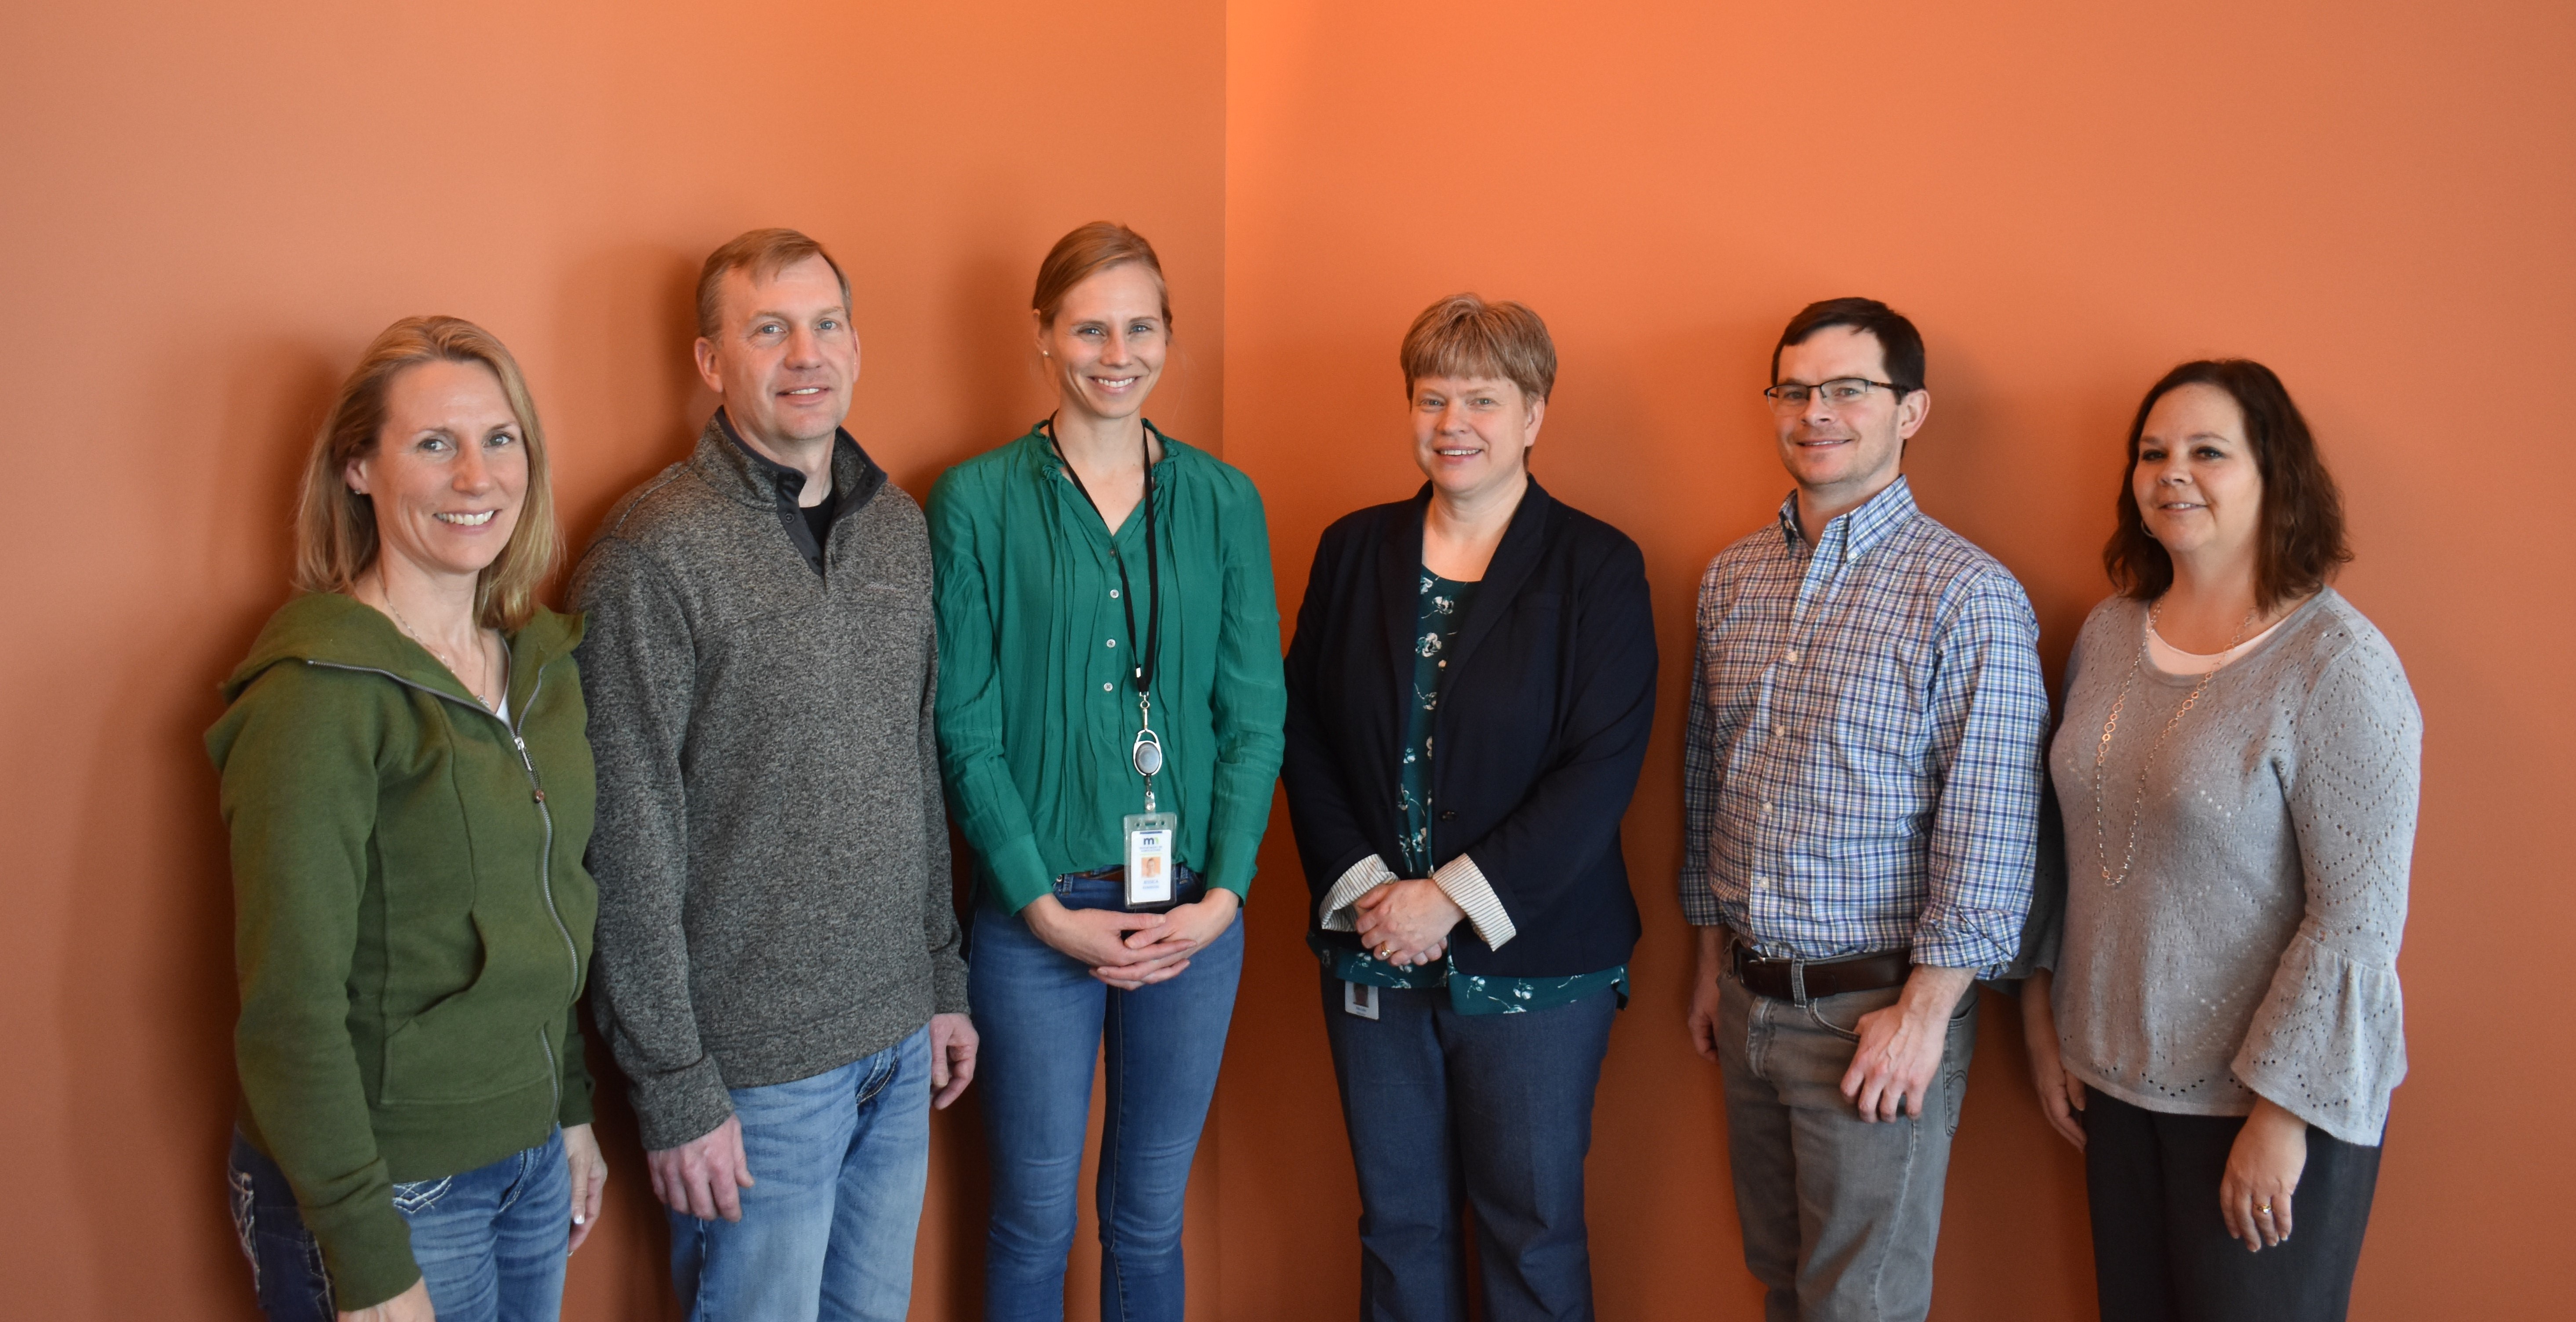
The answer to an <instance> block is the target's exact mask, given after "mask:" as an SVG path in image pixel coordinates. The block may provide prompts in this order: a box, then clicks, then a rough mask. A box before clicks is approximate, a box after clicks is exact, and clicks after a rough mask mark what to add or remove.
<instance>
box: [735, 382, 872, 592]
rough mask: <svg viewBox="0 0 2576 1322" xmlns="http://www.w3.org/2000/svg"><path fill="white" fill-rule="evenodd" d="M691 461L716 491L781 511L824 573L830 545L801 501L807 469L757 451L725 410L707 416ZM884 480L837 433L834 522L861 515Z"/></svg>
mask: <svg viewBox="0 0 2576 1322" xmlns="http://www.w3.org/2000/svg"><path fill="white" fill-rule="evenodd" d="M689 465H690V467H692V468H694V469H696V470H697V471H698V474H699V476H701V477H703V478H705V479H706V480H707V482H708V484H709V485H711V486H713V487H714V488H715V489H716V490H718V491H721V492H723V493H725V494H726V495H728V496H731V497H733V498H734V499H736V500H739V501H741V502H742V503H744V504H746V505H749V506H751V507H752V508H754V509H766V510H774V511H776V512H777V515H778V522H779V527H780V529H781V530H782V531H784V532H785V533H786V534H787V540H788V543H789V544H790V545H792V546H794V547H795V548H796V553H797V554H798V555H801V556H803V557H805V563H806V564H807V565H809V566H811V567H812V568H813V570H814V572H815V573H818V574H819V573H821V572H823V553H824V549H825V543H824V542H823V541H818V540H816V538H815V536H814V530H813V529H812V528H810V527H808V526H807V525H806V523H805V512H804V510H803V509H801V508H800V507H799V506H798V505H797V503H796V501H797V497H799V496H801V495H803V494H804V491H805V472H804V470H803V469H798V468H790V467H788V466H787V465H785V464H782V463H779V462H778V461H777V460H775V459H772V458H770V457H769V456H768V455H765V454H762V453H760V452H759V451H757V450H754V449H752V448H751V446H750V445H749V444H748V443H746V442H745V441H744V440H743V439H742V436H741V434H740V433H738V432H736V431H735V430H734V427H733V420H732V419H731V418H728V417H726V416H725V411H724V410H723V409H721V408H719V409H717V410H716V411H715V412H714V413H712V414H709V415H708V416H707V426H706V430H705V431H703V432H701V433H700V434H699V436H698V448H697V452H696V453H694V454H692V455H690V456H689ZM885 482H886V474H885V470H884V469H882V468H879V467H878V466H877V462H876V460H875V459H873V458H870V457H869V455H868V452H867V451H866V450H864V449H861V448H860V446H859V442H858V440H857V439H856V438H855V437H853V436H851V435H850V433H849V432H848V431H847V430H841V431H837V432H835V433H834V434H833V437H832V494H831V496H829V497H827V499H829V500H831V501H832V502H833V506H832V519H831V525H830V526H833V527H837V526H839V524H840V522H841V521H842V520H843V519H846V518H848V517H850V516H851V515H852V514H855V513H857V512H858V511H859V509H860V507H861V506H864V505H866V504H867V503H868V501H869V500H870V499H871V498H873V497H874V496H875V495H876V493H877V490H878V488H880V487H883V486H884V485H885Z"/></svg>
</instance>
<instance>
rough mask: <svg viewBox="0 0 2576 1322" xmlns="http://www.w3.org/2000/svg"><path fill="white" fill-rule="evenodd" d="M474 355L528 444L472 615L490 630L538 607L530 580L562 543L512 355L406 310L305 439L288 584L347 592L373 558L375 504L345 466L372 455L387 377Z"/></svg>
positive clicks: (522, 619) (475, 331) (473, 329)
mask: <svg viewBox="0 0 2576 1322" xmlns="http://www.w3.org/2000/svg"><path fill="white" fill-rule="evenodd" d="M437 362H447V363H475V364H480V365H481V366H483V367H486V368H489V369H491V372H492V375H494V376H496V377H498V378H500V381H501V394H502V395H503V396H504V397H505V398H507V399H508V400H509V401H510V412H511V414H512V415H513V416H515V417H516V418H517V419H518V421H519V437H520V441H521V443H522V444H524V445H526V446H527V447H528V490H527V494H526V496H525V497H524V498H523V499H522V500H521V502H520V505H519V523H518V526H517V527H515V528H512V529H511V530H510V540H509V541H508V542H506V543H504V544H503V545H502V547H501V553H500V554H499V555H497V556H494V557H493V558H492V563H490V564H488V565H485V566H484V567H483V572H482V574H481V575H479V576H477V577H476V579H475V581H474V614H475V618H476V620H477V621H478V622H480V623H481V624H483V625H484V626H486V627H488V628H495V629H505V630H510V629H517V628H518V627H520V626H521V625H524V624H526V623H527V622H528V617H529V616H530V615H532V614H534V613H535V611H536V605H537V585H538V584H539V583H541V582H543V581H544V580H545V577H546V575H547V574H548V573H549V572H551V571H552V570H553V569H554V566H555V557H556V556H557V555H559V554H561V552H562V549H563V534H562V533H561V531H560V530H558V529H557V528H556V527H555V497H554V486H553V484H552V483H551V482H550V481H549V480H548V478H547V476H546V434H545V430H544V428H542V427H540V426H538V425H537V405H536V401H535V400H533V399H531V398H530V397H529V395H528V381H527V378H526V377H525V376H522V375H521V374H520V372H519V363H518V360H517V359H514V358H512V357H511V356H510V351H509V350H508V349H507V348H505V347H503V346H502V344H501V341H500V340H498V339H496V338H494V337H493V335H492V333H491V332H490V331H487V330H485V329H483V328H482V327H480V326H477V325H475V324H474V323H473V322H470V321H466V320H463V319H461V318H457V317H405V318H403V319H402V320H400V321H397V322H395V323H394V324H392V325H390V326H387V327H385V330H384V333H383V334H381V335H378V336H377V337H376V340H375V343H373V344H370V345H368V346H367V351H366V352H365V353H363V354H361V355H359V357H358V365H357V366H356V367H354V368H351V369H350V371H349V379H348V380H346V381H343V382H341V383H340V393H339V396H338V398H336V399H334V400H333V401H332V403H331V412H330V414H329V415H328V416H326V417H325V418H323V420H322V430H321V431H320V433H318V434H317V435H315V436H314V438H313V454H312V456H311V458H309V459H307V460H306V461H305V465H304V487H303V491H302V492H301V493H300V494H299V495H298V497H297V499H296V502H295V586H296V587H298V588H301V589H303V590H304V591H306V592H347V591H348V590H349V589H350V586H351V585H352V584H354V583H356V582H357V581H358V577H359V575H361V574H364V573H366V572H367V570H368V569H370V568H372V567H373V566H374V565H375V563H376V556H377V554H378V552H379V551H380V550H381V547H380V545H379V543H378V541H377V538H376V503H375V501H374V500H372V499H370V498H368V497H366V496H362V495H359V494H358V493H356V492H354V491H351V490H350V489H349V481H348V472H349V465H350V464H351V463H353V462H355V461H357V460H359V459H362V458H365V457H366V456H367V455H370V454H373V453H375V449H376V445H377V443H378V441H379V440H380V439H381V437H382V433H383V432H384V428H385V396H386V395H387V394H388V393H390V390H391V388H392V386H393V382H394V378H395V377H398V376H401V375H402V374H403V373H404V372H405V371H408V370H410V369H411V368H414V367H419V366H421V365H422V364H424V363H437Z"/></svg>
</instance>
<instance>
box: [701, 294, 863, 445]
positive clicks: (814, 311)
mask: <svg viewBox="0 0 2576 1322" xmlns="http://www.w3.org/2000/svg"><path fill="white" fill-rule="evenodd" d="M722 287H723V291H724V292H723V304H724V321H723V324H722V326H721V327H720V328H719V329H718V330H717V332H716V334H715V335H714V337H713V338H709V339H701V340H699V341H698V344H697V355H698V375H699V376H701V377H703V378H705V379H706V383H707V387H708V388H709V389H711V390H713V391H715V392H716V393H717V394H719V395H722V396H724V409H725V416H726V418H728V419H730V420H731V421H732V423H733V426H734V430H735V431H736V432H738V433H740V434H741V436H742V438H743V439H744V440H746V441H749V442H751V443H752V444H753V445H755V446H758V447H760V448H761V449H762V450H763V451H764V452H769V454H770V457H771V458H772V459H778V458H780V457H781V456H780V454H779V453H777V452H778V451H780V450H783V449H792V448H799V447H803V446H808V445H812V444H816V443H818V442H829V441H830V440H831V439H832V435H833V433H834V432H836V431H838V430H839V429H840V426H841V419H843V418H845V417H847V416H849V412H850V387H851V386H852V385H854V384H856V383H857V381H858V379H859V336H858V332H857V331H856V330H853V329H852V328H851V326H850V309H849V307H848V305H847V300H846V299H844V298H843V297H842V294H841V281H840V277H838V276H836V275H834V274H832V264H831V263H829V262H826V261H824V260H823V259H822V258H820V257H808V258H806V259H805V260H803V261H801V262H794V263H791V264H789V265H786V266H782V267H780V268H778V269H777V270H776V271H772V272H770V273H769V274H767V275H765V276H763V275H755V274H754V273H753V271H752V269H751V268H750V267H747V266H738V267H735V268H734V269H733V270H731V271H727V272H726V273H725V275H724V282H723V286H722Z"/></svg>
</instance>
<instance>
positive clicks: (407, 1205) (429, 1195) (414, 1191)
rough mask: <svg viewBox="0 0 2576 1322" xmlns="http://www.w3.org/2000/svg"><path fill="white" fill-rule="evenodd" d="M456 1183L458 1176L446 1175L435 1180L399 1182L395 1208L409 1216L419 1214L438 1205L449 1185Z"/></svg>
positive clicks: (395, 1196) (396, 1187)
mask: <svg viewBox="0 0 2576 1322" xmlns="http://www.w3.org/2000/svg"><path fill="white" fill-rule="evenodd" d="M454 1183H456V1177H455V1176H453V1175H446V1176H441V1177H439V1178H438V1179H435V1180H414V1181H412V1182H411V1183H409V1184H397V1185H395V1186H394V1210H395V1211H397V1212H400V1213H402V1214H403V1215H404V1216H407V1217H409V1216H418V1215H420V1214H421V1213H423V1212H426V1211H428V1210H429V1209H431V1208H433V1207H436V1206H438V1200H439V1199H441V1198H444V1197H446V1196H447V1187H448V1186H449V1185H451V1184H454Z"/></svg>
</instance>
